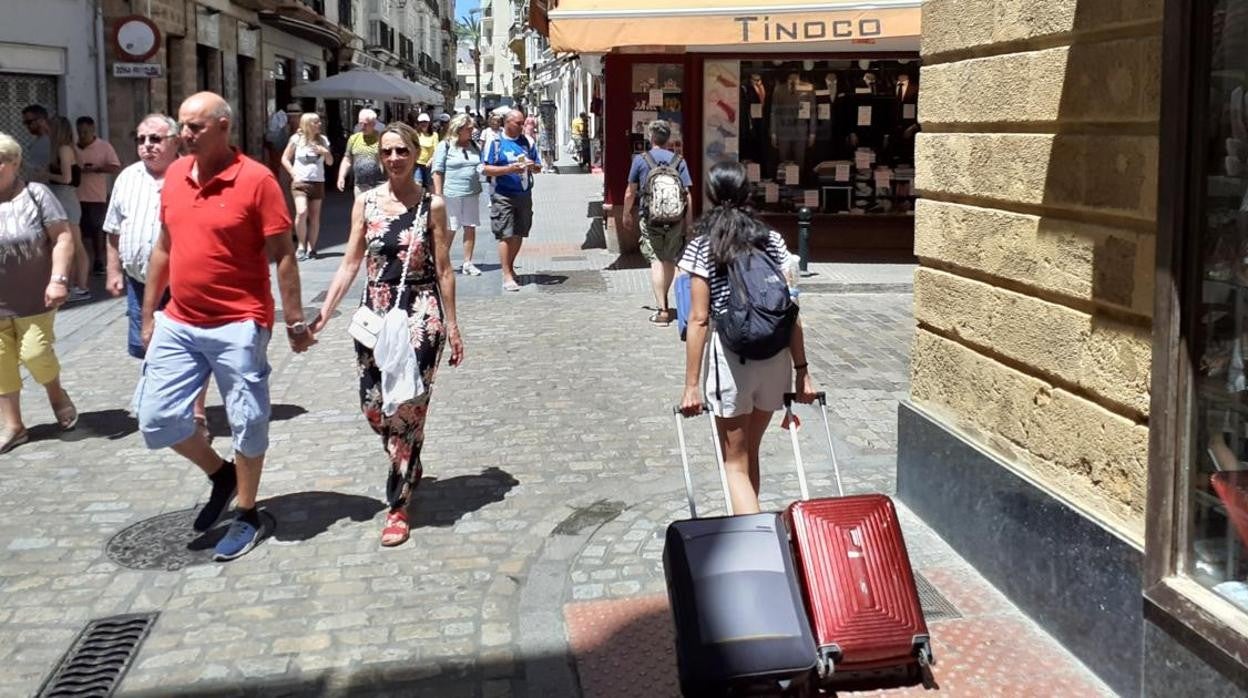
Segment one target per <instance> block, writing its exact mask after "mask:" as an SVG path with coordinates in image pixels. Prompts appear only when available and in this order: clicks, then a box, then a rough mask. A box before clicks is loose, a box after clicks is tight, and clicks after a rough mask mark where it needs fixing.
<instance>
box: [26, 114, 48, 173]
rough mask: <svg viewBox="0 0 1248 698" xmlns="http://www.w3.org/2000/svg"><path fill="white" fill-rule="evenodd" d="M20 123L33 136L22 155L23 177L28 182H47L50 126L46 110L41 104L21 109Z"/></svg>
mask: <svg viewBox="0 0 1248 698" xmlns="http://www.w3.org/2000/svg"><path fill="white" fill-rule="evenodd" d="M22 125H23V126H25V127H26V130H27V131H29V132H30V135H32V136H34V137H35V139H34V141H32V142H31V144H30V145H29V146H28V147H27V148H26V152H25V153H24V154H23V155H22V167H23V169H24V170H25V173H24V178H25V179H26V181H28V182H47V181H48V164H49V163H51V162H52V138H51V135H50V134H51V133H52V126H51V125H50V124H49V123H48V110H47V109H45V108H44V107H43V105H41V104H31V105H30V106H28V107H26V108H24V109H22Z"/></svg>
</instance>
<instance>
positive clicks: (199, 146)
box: [178, 92, 233, 157]
mask: <svg viewBox="0 0 1248 698" xmlns="http://www.w3.org/2000/svg"><path fill="white" fill-rule="evenodd" d="M232 118H233V112H232V110H231V109H230V105H229V103H228V102H226V101H225V99H224V98H222V97H221V95H219V94H216V93H214V92H197V93H195V94H193V95H191V96H190V97H187V98H186V101H184V102H182V106H181V107H180V108H179V109H178V123H179V124H181V129H180V131H181V136H182V142H183V143H185V144H186V149H187V150H188V151H189V152H190V153H191V154H192V155H195V156H197V157H199V156H207V157H218V156H220V155H222V154H224V153H225V151H228V150H229V149H230V121H231V119H232Z"/></svg>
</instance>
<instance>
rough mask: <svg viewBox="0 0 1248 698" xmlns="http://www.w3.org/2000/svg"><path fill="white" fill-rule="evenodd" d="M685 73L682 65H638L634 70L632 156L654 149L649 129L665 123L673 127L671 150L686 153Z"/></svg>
mask: <svg viewBox="0 0 1248 698" xmlns="http://www.w3.org/2000/svg"><path fill="white" fill-rule="evenodd" d="M684 86H685V71H684V67H683V66H681V65H680V64H678V63H638V64H636V65H634V66H633V80H632V102H633V116H632V119H631V121H630V128H629V142H630V146H631V148H632V152H634V153H641V152H644V151H646V150H649V149H650V142H649V140H648V139H647V137H646V132H647V131H646V129H647V127H648V126H649V125H650V122H652V121H654V120H656V119H663V120H665V121H667V122H668V123H670V124H671V125H672V138H671V141H669V144H668V146H667V147H668V149H669V150H672V151H674V152H676V153H683V152H684V137H683V135H682V129H683V126H684V122H685V118H684V111H685V110H684V106H685V104H684V102H685V87H684Z"/></svg>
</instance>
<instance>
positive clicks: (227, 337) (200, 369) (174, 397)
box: [134, 313, 272, 458]
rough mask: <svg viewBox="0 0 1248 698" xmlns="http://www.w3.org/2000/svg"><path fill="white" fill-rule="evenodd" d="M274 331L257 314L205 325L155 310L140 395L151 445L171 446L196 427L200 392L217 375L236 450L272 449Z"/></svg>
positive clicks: (251, 454) (142, 427)
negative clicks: (271, 345)
mask: <svg viewBox="0 0 1248 698" xmlns="http://www.w3.org/2000/svg"><path fill="white" fill-rule="evenodd" d="M271 334H272V332H271V331H270V330H269V329H267V328H264V327H261V326H260V324H259V323H257V322H255V321H254V320H246V321H243V322H232V323H230V324H228V325H221V326H220V327H211V328H202V327H192V326H190V325H185V324H182V323H180V322H177V321H175V320H173V319H171V318H169V317H168V316H166V315H165V314H164V313H156V328H155V331H154V332H153V333H152V341H151V343H150V344H149V345H148V347H147V358H146V359H145V360H144V362H143V375H142V377H141V378H139V385H138V388H137V389H136V390H135V396H134V400H135V412H136V413H137V414H138V417H139V431H140V432H142V434H143V440H144V441H145V442H146V443H147V447H148V448H152V449H157V448H167V447H169V446H173V445H174V444H178V443H181V442H182V441H185V440H186V439H189V438H190V437H191V435H192V434H194V433H195V419H194V416H193V414H194V413H193V407H194V403H195V397H196V396H197V395H199V392H200V391H201V390H203V388H204V385H205V382H206V381H207V380H208V376H209V375H211V376H212V377H213V378H215V379H216V381H217V385H218V386H219V387H220V389H221V398H222V400H223V401H224V402H225V414H226V417H227V418H228V419H229V422H230V431H231V432H232V433H233V435H234V450H235V451H237V452H238V453H241V454H242V455H244V456H246V457H248V458H256V457H259V456H261V455H264V452H265V451H266V450H268V447H269V372H270V367H269V357H268V350H269V337H270V336H271Z"/></svg>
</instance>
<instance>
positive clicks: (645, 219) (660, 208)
mask: <svg viewBox="0 0 1248 698" xmlns="http://www.w3.org/2000/svg"><path fill="white" fill-rule="evenodd" d="M649 132H650V143H651V146H652V147H651V148H650V150H649V151H648V152H645V153H639V154H637V155H634V156H633V164H632V167H631V168H629V170H628V192H627V193H625V194H624V225H625V227H627V228H632V227H633V225H634V224H635V222H636V221H637V220H638V219H637V217H636V213H635V212H634V211H635V210H636V209H638V208H639V209H640V214H641V217H640V221H641V228H640V229H639V230H638V234H639V237H640V238H641V254H642V256H644V257H645V258H646V261H648V262H650V286H651V288H652V289H653V290H654V299H655V300H656V301H657V302H658V304H659V305H658V310H656V311H655V313H654V315H651V316H650V322H652V323H654V324H655V325H658V326H659V327H667V326H668V325H669V324H671V322H672V321H673V320H675V319H676V311H675V310H673V309H672V308H670V307H669V306H668V304H667V293H668V290H669V289H670V288H671V287H672V278H673V277H674V276H675V275H676V260H678V259H680V253H681V251H682V250H684V249H685V233H686V231H687V230H689V229H691V228H692V227H693V207H692V206H690V205H689V196H690V195H689V189H690V188H691V187H692V186H693V180H692V179H690V178H689V165H688V164H686V163H685V161H684V158H682V157H680V156H679V155H677V154H676V153H674V152H672V151H670V150H668V149H667V148H666V147H665V146H667V143H668V140H670V139H671V137H672V127H671V124H669V123H668V122H666V121H663V120H661V119H660V120H658V121H653V122H651V123H650V128H649ZM638 199H640V206H637V204H638Z"/></svg>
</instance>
